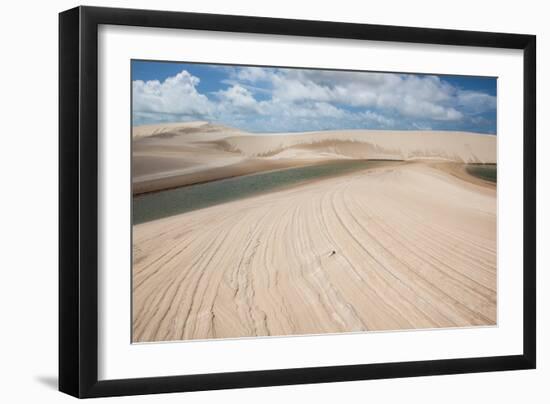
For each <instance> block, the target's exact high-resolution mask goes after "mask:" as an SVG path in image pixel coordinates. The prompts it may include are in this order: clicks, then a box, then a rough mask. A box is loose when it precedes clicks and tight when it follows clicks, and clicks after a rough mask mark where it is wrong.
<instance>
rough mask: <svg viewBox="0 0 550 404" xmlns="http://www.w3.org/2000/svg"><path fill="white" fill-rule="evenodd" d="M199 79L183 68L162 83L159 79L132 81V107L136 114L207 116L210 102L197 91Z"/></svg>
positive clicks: (210, 106)
mask: <svg viewBox="0 0 550 404" xmlns="http://www.w3.org/2000/svg"><path fill="white" fill-rule="evenodd" d="M199 82H200V80H199V78H198V77H195V76H193V75H191V74H189V73H188V72H187V71H185V70H182V71H181V72H180V73H178V74H177V75H175V76H173V77H168V78H167V79H166V80H164V81H163V82H162V83H161V82H160V81H158V80H151V81H142V80H135V81H134V82H133V85H132V87H133V100H132V102H133V110H134V111H135V112H137V113H149V114H150V113H158V114H173V115H184V116H187V115H199V116H210V115H211V114H212V112H213V105H212V103H211V102H210V101H209V100H208V97H206V96H205V95H203V94H200V93H199V92H198V91H197V88H196V87H197V85H198V84H199Z"/></svg>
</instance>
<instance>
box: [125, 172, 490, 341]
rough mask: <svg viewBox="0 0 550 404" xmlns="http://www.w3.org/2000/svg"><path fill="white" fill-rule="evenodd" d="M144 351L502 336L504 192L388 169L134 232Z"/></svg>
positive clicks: (137, 326) (137, 318) (136, 307)
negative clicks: (499, 232) (499, 247)
mask: <svg viewBox="0 0 550 404" xmlns="http://www.w3.org/2000/svg"><path fill="white" fill-rule="evenodd" d="M133 232H134V233H133V241H134V245H133V249H134V250H133V316H134V318H133V340H134V341H135V342H145V341H168V340H185V339H206V338H230V337H247V336H268V335H296V334H319V333H337V332H352V331H370V330H397V329H415V328H431V327H461V326H475V325H494V324H495V323H496V190H495V188H494V187H492V186H489V185H486V184H483V183H479V182H477V183H476V182H468V181H465V180H464V179H462V178H458V177H457V176H455V175H451V174H450V173H449V172H447V171H446V170H441V169H438V168H437V167H436V166H434V165H433V164H427V163H409V164H401V165H399V166H390V167H380V168H375V169H370V170H366V171H361V172H356V173H353V174H348V175H345V176H341V177H336V178H330V179H325V180H319V181H316V182H312V183H309V184H304V185H301V186H297V187H295V188H292V189H287V190H283V191H278V192H273V193H270V194H265V195H261V196H255V197H251V198H247V199H242V200H239V201H234V202H230V203H226V204H223V205H219V206H213V207H210V208H206V209H201V210H197V211H193V212H188V213H185V214H182V215H178V216H173V217H170V218H166V219H161V220H157V221H153V222H148V223H144V224H140V225H136V226H134V229H133Z"/></svg>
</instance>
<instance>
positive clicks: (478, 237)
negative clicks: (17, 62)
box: [59, 7, 536, 397]
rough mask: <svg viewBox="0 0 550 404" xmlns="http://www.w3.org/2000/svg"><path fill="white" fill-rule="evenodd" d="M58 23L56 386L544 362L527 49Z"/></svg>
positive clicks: (123, 16) (218, 28)
mask: <svg viewBox="0 0 550 404" xmlns="http://www.w3.org/2000/svg"><path fill="white" fill-rule="evenodd" d="M59 28H60V30H59V46H60V49H59V58H60V59H59V83H60V87H59V99H60V104H59V111H60V112H59V147H60V153H59V155H60V161H59V166H60V174H59V178H60V198H59V200H60V202H59V203H60V207H59V209H60V223H59V226H60V229H59V230H60V251H59V260H60V264H59V388H60V390H61V391H63V392H65V393H68V394H70V395H73V396H76V397H101V396H115V395H132V394H148V393H164V392H183V391H195V390H210V389H226V388H239V387H259V386H273V385H285V384H300V383H323V382H335V381H347V380H363V379H379V378H396V377H410V376H426V375H440V374H456V373H469V372H487V371H500V370H518V369H533V368H535V363H536V361H535V358H536V354H535V352H536V341H535V335H536V329H535V318H536V312H535V309H536V307H535V306H536V305H535V302H536V295H535V248H536V247H535V245H536V243H535V183H536V182H535V127H536V125H535V123H536V122H535V121H536V115H535V110H536V108H535V100H536V86H535V76H536V74H535V66H536V63H535V54H536V41H535V36H532V35H520V34H504V33H488V32H471V31H454V30H443V29H424V28H410V27H396V26H380V25H366V24H350V23H339V22H322V21H306V20H285V19H273V18H260V17H244V16H227V15H212V14H195V13H180V12H165V11H145V10H124V9H108V8H93V7H78V8H75V9H72V10H68V11H65V12H63V13H61V14H60V17H59Z"/></svg>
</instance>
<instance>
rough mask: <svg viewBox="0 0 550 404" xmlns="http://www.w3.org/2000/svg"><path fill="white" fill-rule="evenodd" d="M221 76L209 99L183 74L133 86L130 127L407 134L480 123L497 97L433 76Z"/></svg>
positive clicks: (229, 71) (249, 71)
mask: <svg viewBox="0 0 550 404" xmlns="http://www.w3.org/2000/svg"><path fill="white" fill-rule="evenodd" d="M223 72H224V74H225V75H226V76H225V78H224V79H223V80H221V82H220V83H218V84H219V86H220V89H218V90H216V91H212V92H210V93H207V94H203V93H201V92H199V91H198V89H197V87H198V85H199V83H200V79H199V78H198V77H195V76H193V75H191V74H190V73H189V72H188V71H186V70H182V71H181V72H180V73H178V74H177V75H175V76H173V77H169V78H167V79H166V80H164V81H163V82H159V81H157V80H152V81H146V82H144V81H141V80H136V81H134V83H133V95H134V99H133V106H134V118H135V120H138V121H141V120H146V121H154V120H155V118H156V120H165V119H166V116H167V115H172V116H176V117H180V118H181V117H195V118H197V119H209V120H213V121H219V122H223V123H226V124H229V125H231V124H233V125H236V126H240V127H243V129H248V130H255V131H275V130H284V131H288V130H308V129H330V128H384V129H389V128H399V129H412V128H416V127H418V126H422V127H432V126H439V127H449V126H450V125H451V126H452V125H454V126H452V127H459V126H460V125H462V124H464V123H466V122H469V123H475V122H482V121H483V122H485V121H487V120H488V119H487V117H485V118H483V119H484V120H482V119H480V118H478V119H477V120H475V119H474V117H475V116H476V115H479V114H483V113H486V112H487V111H494V110H495V109H496V97H494V96H492V95H490V94H486V93H483V92H479V91H473V90H463V89H460V88H457V87H455V86H453V85H451V84H449V83H448V82H446V81H445V80H442V79H441V78H440V77H438V76H433V75H413V74H390V73H364V72H342V71H326V70H313V69H308V70H305V69H278V68H261V67H229V68H228V67H224V69H223ZM189 119H191V118H189Z"/></svg>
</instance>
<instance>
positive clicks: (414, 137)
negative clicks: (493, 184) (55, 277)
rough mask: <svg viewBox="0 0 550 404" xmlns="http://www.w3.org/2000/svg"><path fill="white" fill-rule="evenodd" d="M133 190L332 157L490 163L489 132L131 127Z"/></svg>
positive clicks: (492, 142) (492, 155)
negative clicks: (279, 131)
mask: <svg viewBox="0 0 550 404" xmlns="http://www.w3.org/2000/svg"><path fill="white" fill-rule="evenodd" d="M132 147H133V149H132V150H133V159H132V161H133V175H132V182H133V192H134V194H139V193H143V192H151V191H157V190H161V189H166V188H172V187H177V186H183V185H189V184H193V183H197V182H202V181H205V180H214V179H220V178H224V177H225V176H232V175H239V174H246V173H253V172H259V171H266V170H271V169H273V168H274V167H293V166H300V165H304V164H308V163H314V162H319V161H328V160H335V159H384V160H417V159H424V160H429V159H435V160H447V161H455V162H467V163H495V162H496V137H495V136H491V135H480V134H473V133H465V132H435V131H372V130H340V131H322V132H307V133H283V134H272V135H265V134H261V135H260V134H251V133H246V132H243V131H240V130H237V129H234V128H228V127H225V126H222V125H214V124H210V123H207V122H187V123H174V124H159V125H147V126H138V127H135V128H134V129H133V142H132Z"/></svg>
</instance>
